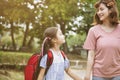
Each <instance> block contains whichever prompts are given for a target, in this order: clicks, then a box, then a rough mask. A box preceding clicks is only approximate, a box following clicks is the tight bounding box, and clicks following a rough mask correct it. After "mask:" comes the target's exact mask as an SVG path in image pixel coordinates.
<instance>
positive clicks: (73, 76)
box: [65, 68, 82, 80]
mask: <svg viewBox="0 0 120 80" xmlns="http://www.w3.org/2000/svg"><path fill="white" fill-rule="evenodd" d="M65 71H66V73H67V74H68V75H69V76H70V77H71V78H73V79H74V80H82V79H81V78H80V77H79V76H77V75H76V74H74V73H73V72H72V71H71V69H70V68H67V69H65Z"/></svg>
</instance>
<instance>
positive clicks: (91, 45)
mask: <svg viewBox="0 0 120 80" xmlns="http://www.w3.org/2000/svg"><path fill="white" fill-rule="evenodd" d="M95 45H96V38H95V34H94V30H93V28H90V29H89V32H88V35H87V38H86V40H85V42H84V45H83V48H84V49H87V50H94V49H95Z"/></svg>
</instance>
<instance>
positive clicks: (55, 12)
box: [0, 0, 120, 80]
mask: <svg viewBox="0 0 120 80" xmlns="http://www.w3.org/2000/svg"><path fill="white" fill-rule="evenodd" d="M96 1H98V0H0V80H24V73H23V71H24V67H25V65H26V64H27V61H28V59H29V58H30V56H31V55H32V54H34V53H39V52H40V48H41V43H42V41H43V32H44V30H45V29H46V28H48V27H52V26H60V27H61V30H62V32H63V34H64V35H65V39H66V43H65V44H63V46H62V47H61V49H62V50H63V51H64V52H65V53H66V54H67V56H68V58H69V59H70V62H71V68H73V69H74V68H75V69H79V70H80V69H81V70H83V69H85V66H86V59H87V51H85V50H84V49H83V48H82V45H83V43H84V40H85V38H86V35H87V33H88V30H89V28H90V27H92V26H91V23H92V22H93V16H94V13H95V9H94V3H95V2H96ZM116 1H117V5H118V8H119V11H120V0H116ZM68 80H70V79H68Z"/></svg>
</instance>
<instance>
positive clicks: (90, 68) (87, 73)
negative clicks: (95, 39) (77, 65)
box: [85, 50, 95, 80]
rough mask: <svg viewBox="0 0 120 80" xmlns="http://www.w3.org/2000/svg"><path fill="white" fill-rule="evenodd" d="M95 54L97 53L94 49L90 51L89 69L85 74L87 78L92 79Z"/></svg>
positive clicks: (86, 79) (87, 79)
mask: <svg viewBox="0 0 120 80" xmlns="http://www.w3.org/2000/svg"><path fill="white" fill-rule="evenodd" d="M94 55H95V52H94V50H89V51H88V60H87V70H86V74H85V80H90V78H91V73H92V67H93V63H94Z"/></svg>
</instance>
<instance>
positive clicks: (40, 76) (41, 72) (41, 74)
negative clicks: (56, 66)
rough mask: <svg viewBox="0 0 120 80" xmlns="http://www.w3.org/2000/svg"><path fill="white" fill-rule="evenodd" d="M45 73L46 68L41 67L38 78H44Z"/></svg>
mask: <svg viewBox="0 0 120 80" xmlns="http://www.w3.org/2000/svg"><path fill="white" fill-rule="evenodd" d="M44 74H45V68H41V70H40V73H39V75H38V78H37V80H43V78H44Z"/></svg>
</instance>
